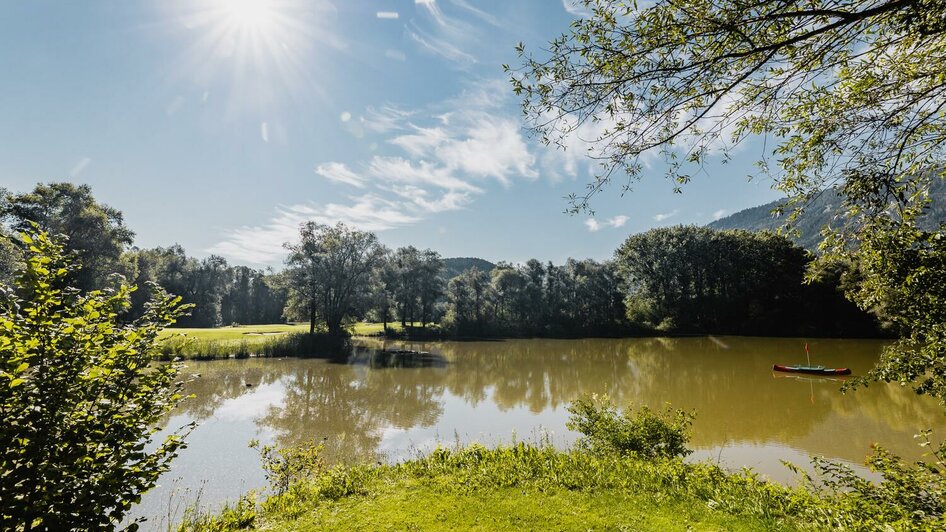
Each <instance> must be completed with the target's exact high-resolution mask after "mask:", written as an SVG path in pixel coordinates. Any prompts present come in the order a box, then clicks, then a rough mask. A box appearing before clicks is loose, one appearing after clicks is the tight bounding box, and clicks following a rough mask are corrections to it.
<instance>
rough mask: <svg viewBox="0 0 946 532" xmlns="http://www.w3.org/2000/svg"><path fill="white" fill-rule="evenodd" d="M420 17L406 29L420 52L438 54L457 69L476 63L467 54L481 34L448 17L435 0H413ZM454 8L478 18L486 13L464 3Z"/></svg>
mask: <svg viewBox="0 0 946 532" xmlns="http://www.w3.org/2000/svg"><path fill="white" fill-rule="evenodd" d="M414 3H415V4H416V6H417V11H418V14H419V16H418V17H417V18H415V19H413V20H411V22H410V24H409V25H408V26H407V35H408V37H410V38H411V40H413V41H414V43H415V44H416V45H417V46H418V47H419V48H420V49H421V50H423V51H425V52H427V53H431V54H434V55H438V56H440V57H442V58H444V59H446V60H448V61H450V62H451V63H454V64H455V65H457V66H460V67H466V66H469V65H472V64H474V63H476V62H477V60H476V57H475V56H474V55H473V54H472V53H470V52H469V51H467V49H468V48H471V47H473V46H474V45H476V43H477V40H478V38H479V37H478V36H479V34H480V32H479V31H478V29H477V28H476V27H475V26H473V25H471V24H469V23H467V22H465V21H463V20H460V19H459V18H456V17H452V16H449V15H447V14H446V13H444V12H443V10H442V9H440V6H439V5H438V4H437V2H436V1H435V0H414ZM454 4H455V5H457V6H459V7H461V8H464V9H466V10H467V11H470V12H473V13H474V14H475V15H477V16H478V17H480V18H483V16H484V15H485V16H486V17H489V14H488V13H486V12H484V11H482V10H480V9H477V8H474V7H472V6H469V5H464V4H465V2H459V3H458V2H454Z"/></svg>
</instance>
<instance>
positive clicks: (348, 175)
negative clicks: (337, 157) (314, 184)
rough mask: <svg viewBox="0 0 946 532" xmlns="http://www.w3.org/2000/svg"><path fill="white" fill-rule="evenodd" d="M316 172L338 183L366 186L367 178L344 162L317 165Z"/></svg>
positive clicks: (359, 186)
mask: <svg viewBox="0 0 946 532" xmlns="http://www.w3.org/2000/svg"><path fill="white" fill-rule="evenodd" d="M315 173H316V174H318V175H320V176H322V177H324V178H325V179H328V180H330V181H335V182H336V183H345V184H347V185H351V186H353V187H358V188H365V179H364V178H363V177H361V176H359V175H358V174H356V173H355V172H352V171H351V170H349V169H348V167H347V166H345V165H344V164H342V163H325V164H320V165H318V166H316V167H315Z"/></svg>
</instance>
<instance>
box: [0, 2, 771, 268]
mask: <svg viewBox="0 0 946 532" xmlns="http://www.w3.org/2000/svg"><path fill="white" fill-rule="evenodd" d="M567 1H568V0H566V2H567ZM576 16H580V13H579V12H578V11H577V10H576V9H574V8H573V7H571V6H569V5H567V4H565V3H563V2H562V1H561V0H528V1H527V0H522V1H509V0H504V1H476V0H374V1H368V0H189V1H185V0H160V1H159V0H142V1H117V0H112V1H104V0H103V1H91V0H90V1H84V2H62V1H46V0H29V1H27V0H22V1H17V0H7V1H5V2H3V3H2V4H0V71H2V72H3V73H4V74H3V76H0V116H2V117H3V118H2V120H0V146H2V150H3V151H2V157H0V186H3V187H6V188H8V189H10V190H13V191H25V190H28V189H30V188H32V187H33V186H34V185H35V183H36V182H38V181H61V180H69V181H74V182H79V183H87V184H89V185H91V186H92V187H93V191H94V192H95V194H96V196H97V197H98V198H99V199H100V200H102V201H104V202H106V203H108V204H110V205H112V206H114V207H116V208H118V209H121V210H122V211H123V212H124V213H125V216H126V221H127V224H128V225H129V226H130V227H131V228H132V229H133V230H134V231H135V232H136V233H137V238H136V244H137V245H139V246H141V247H151V246H158V245H169V244H172V243H180V244H181V245H183V246H184V247H185V248H186V249H187V250H188V252H189V253H191V254H194V255H197V256H203V255H207V254H210V253H217V254H220V255H223V256H225V257H226V258H227V259H229V260H231V261H232V262H235V263H243V264H250V265H255V266H265V265H273V266H278V265H279V264H280V263H281V261H282V259H283V256H284V253H283V251H282V248H281V244H282V243H283V242H284V241H286V240H290V239H292V238H293V235H294V233H295V232H296V228H297V227H298V224H299V223H301V222H303V221H305V220H310V219H311V220H317V221H320V222H334V221H338V220H341V221H344V222H346V223H349V224H352V225H355V226H358V227H360V228H364V229H370V230H373V231H376V232H377V233H378V235H379V237H380V238H381V240H382V241H383V242H384V243H385V244H387V245H389V246H391V247H396V246H401V245H407V244H414V245H416V246H419V247H430V248H432V249H435V250H437V251H440V252H441V253H442V254H443V255H444V256H479V257H483V258H486V259H491V260H507V261H512V262H520V261H525V260H527V259H529V258H532V257H535V258H539V259H541V260H553V261H555V262H561V261H563V260H564V259H565V258H567V257H577V258H583V257H592V258H597V259H604V258H608V257H610V256H611V254H612V252H613V250H614V249H615V248H616V247H617V245H618V244H620V242H621V241H622V240H623V239H624V238H626V237H627V235H628V234H630V233H635V232H640V231H643V230H646V229H648V228H650V227H655V226H661V225H671V224H677V223H697V224H705V223H708V222H710V221H712V220H713V219H714V218H716V217H719V216H722V215H725V214H729V213H732V212H735V211H738V210H740V209H743V208H746V207H751V206H754V205H758V204H761V203H764V202H767V201H771V200H773V199H776V198H777V197H779V195H778V194H777V193H775V192H773V191H772V190H771V189H770V182H767V181H765V180H754V181H752V182H749V181H747V179H746V176H747V175H748V174H749V173H751V171H752V168H751V164H752V162H753V161H754V160H755V158H756V157H758V155H759V151H758V148H759V145H758V143H749V144H748V145H746V146H743V147H741V148H740V150H739V151H737V152H736V153H735V157H734V158H733V160H731V161H730V162H729V163H728V164H722V163H721V162H720V161H717V162H715V163H711V164H710V165H708V167H707V168H706V171H705V172H703V173H701V174H699V175H697V176H695V179H694V181H693V183H692V184H691V185H689V186H687V187H686V189H685V192H684V193H683V194H682V195H680V194H673V192H672V189H673V186H672V184H671V183H669V182H667V181H666V180H665V179H664V178H663V168H662V166H661V165H660V164H659V163H658V162H655V163H653V165H652V166H650V167H648V168H647V169H646V171H645V179H644V180H643V182H641V183H640V184H638V185H636V186H635V187H634V190H633V192H632V193H630V194H627V195H624V196H623V197H621V194H620V188H619V187H617V186H615V187H612V188H610V189H608V190H607V192H606V193H605V194H603V195H601V196H599V197H597V199H596V200H595V202H594V205H593V207H594V209H595V212H596V213H595V216H594V217H593V218H592V217H590V216H588V215H566V214H563V211H564V209H565V208H566V207H567V202H566V200H565V199H564V197H565V196H566V195H567V194H569V193H571V192H581V191H582V189H583V187H584V185H585V183H586V182H587V181H588V179H589V177H590V175H591V174H592V172H593V171H594V166H593V165H592V164H590V162H589V161H588V160H587V159H586V158H585V157H584V153H583V149H582V148H583V147H582V146H581V145H580V141H577V140H576V144H575V145H574V146H573V149H570V150H568V151H566V152H562V151H558V150H555V149H553V148H548V147H545V146H543V145H541V144H540V143H539V142H537V141H536V140H535V139H532V138H530V136H529V134H528V132H527V131H526V130H525V129H524V128H523V126H524V124H523V123H522V122H521V120H520V111H519V107H518V101H517V100H516V98H515V96H514V95H513V94H512V92H511V90H510V88H509V85H508V83H507V81H506V76H505V75H504V73H503V71H502V68H501V64H502V63H512V64H515V63H516V54H515V50H514V47H515V44H516V43H517V42H519V41H523V42H525V43H526V45H527V46H528V47H529V48H531V49H533V50H535V49H537V48H538V47H541V46H542V45H543V44H544V43H546V42H547V41H549V40H550V39H552V38H554V37H556V36H557V35H559V34H560V33H562V32H564V31H566V30H567V28H568V24H569V22H570V21H571V20H573V18H574V17H576Z"/></svg>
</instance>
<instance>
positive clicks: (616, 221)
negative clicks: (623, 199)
mask: <svg viewBox="0 0 946 532" xmlns="http://www.w3.org/2000/svg"><path fill="white" fill-rule="evenodd" d="M628 219H629V218H628V217H627V216H624V215H623V214H620V215H618V216H614V217H611V218H608V219H606V220H602V221H598V220H596V219H595V218H588V219H587V220H585V227H587V228H588V230H589V231H591V232H592V233H594V232H597V231H600V230H602V229H605V228H608V227H610V228H618V227H624V225H625V224H627V221H628Z"/></svg>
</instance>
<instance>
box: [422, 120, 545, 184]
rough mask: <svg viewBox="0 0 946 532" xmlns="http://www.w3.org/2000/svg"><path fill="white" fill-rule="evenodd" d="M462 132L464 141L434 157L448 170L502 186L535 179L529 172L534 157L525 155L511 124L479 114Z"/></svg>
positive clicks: (453, 142) (516, 129)
mask: <svg viewBox="0 0 946 532" xmlns="http://www.w3.org/2000/svg"><path fill="white" fill-rule="evenodd" d="M478 118H479V119H478V120H474V121H473V124H472V125H470V126H469V127H468V128H467V129H466V130H465V132H464V133H465V135H464V138H460V139H453V140H451V141H450V142H448V143H446V144H444V145H442V146H441V147H440V149H439V150H438V151H437V156H438V157H439V158H440V160H442V161H443V162H444V164H445V165H446V166H447V167H448V168H456V169H459V170H461V171H463V172H466V173H469V174H471V175H473V176H475V177H493V178H495V179H497V180H498V181H499V182H501V183H503V184H504V185H509V183H510V178H511V177H514V176H522V177H528V178H535V177H538V173H537V172H536V171H535V170H534V169H533V168H532V165H533V163H534V162H535V157H534V156H533V155H532V154H531V153H529V149H528V147H527V146H526V143H525V140H524V139H523V138H522V135H521V134H520V132H519V124H518V123H517V122H515V121H513V120H510V119H506V118H499V117H496V116H491V115H488V114H481V115H479V117H478Z"/></svg>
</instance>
